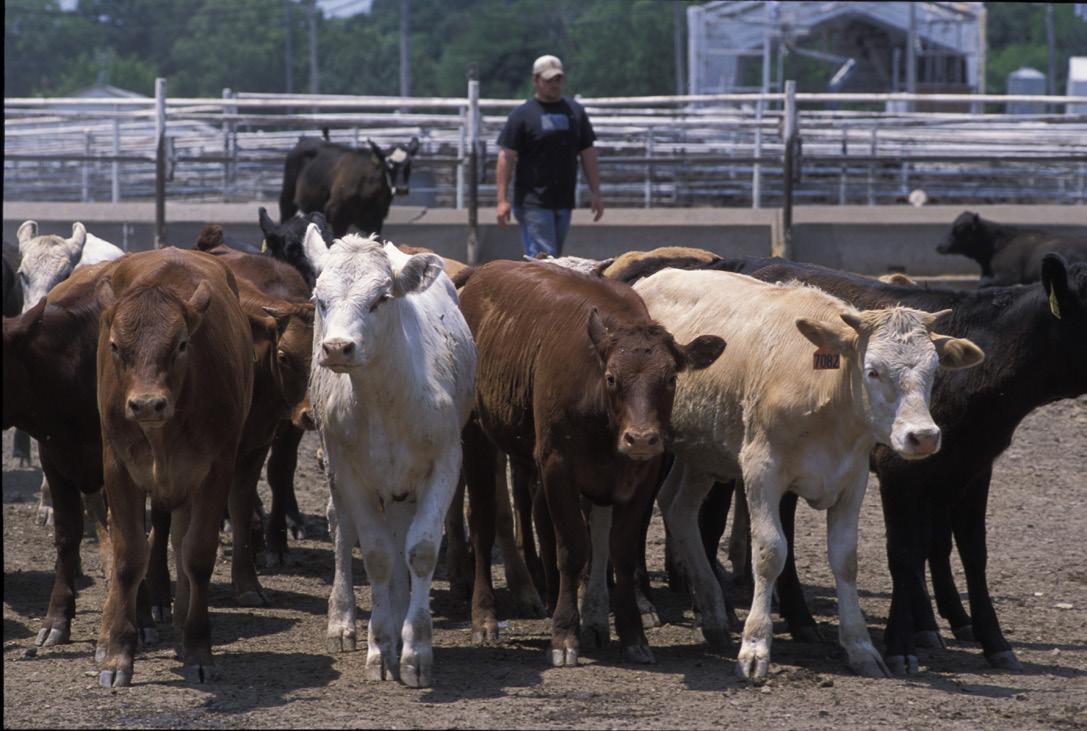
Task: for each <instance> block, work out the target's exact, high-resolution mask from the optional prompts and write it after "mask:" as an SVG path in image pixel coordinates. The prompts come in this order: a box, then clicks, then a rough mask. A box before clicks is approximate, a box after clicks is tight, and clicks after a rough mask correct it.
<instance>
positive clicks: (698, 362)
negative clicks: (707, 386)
mask: <svg viewBox="0 0 1087 731" xmlns="http://www.w3.org/2000/svg"><path fill="white" fill-rule="evenodd" d="M675 348H676V350H677V351H678V352H679V353H680V355H681V357H680V358H676V371H677V372H679V371H683V370H687V371H700V370H702V369H703V368H708V367H709V366H710V365H712V364H713V362H714V361H716V360H717V359H718V358H720V357H721V353H724V352H725V340H724V338H719V337H717V336H716V335H699V336H698V337H697V338H695V339H694V340H692V341H691V342H689V343H687V344H686V345H680V344H679V343H675Z"/></svg>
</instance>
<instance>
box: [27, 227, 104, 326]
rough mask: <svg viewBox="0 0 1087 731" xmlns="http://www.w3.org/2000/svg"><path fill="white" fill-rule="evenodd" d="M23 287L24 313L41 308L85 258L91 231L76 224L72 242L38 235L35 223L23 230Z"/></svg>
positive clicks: (57, 237) (73, 228) (48, 235)
mask: <svg viewBox="0 0 1087 731" xmlns="http://www.w3.org/2000/svg"><path fill="white" fill-rule="evenodd" d="M18 237H19V254H20V255H21V257H22V260H21V261H20V263H19V283H20V284H21V285H22V288H23V312H26V311H27V310H28V309H30V308H31V307H33V306H34V305H35V304H37V303H38V302H39V301H40V300H41V299H42V297H44V296H45V295H47V294H49V290H51V289H52V288H53V287H55V286H56V285H57V284H59V283H60V282H63V281H64V280H65V279H67V278H68V277H69V276H70V275H71V273H72V270H73V269H75V268H76V265H77V264H79V260H80V258H81V257H82V256H83V245H84V244H85V243H86V242H87V229H86V227H84V226H83V224H82V223H80V222H79V221H76V222H75V223H73V224H72V235H71V237H70V238H67V239H66V238H64V237H63V236H54V235H50V234H46V235H43V236H39V235H38V224H37V222H35V221H24V222H23V225H22V226H20V227H19V233H18Z"/></svg>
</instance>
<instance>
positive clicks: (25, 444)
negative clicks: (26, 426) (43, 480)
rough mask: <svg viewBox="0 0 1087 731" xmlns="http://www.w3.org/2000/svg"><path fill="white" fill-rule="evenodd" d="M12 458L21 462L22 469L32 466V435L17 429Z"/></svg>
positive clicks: (12, 446) (12, 447)
mask: <svg viewBox="0 0 1087 731" xmlns="http://www.w3.org/2000/svg"><path fill="white" fill-rule="evenodd" d="M11 456H12V459H17V460H19V466H20V467H28V466H30V435H29V434H27V433H26V432H25V431H23V430H22V429H16V430H15V434H14V435H12V442H11Z"/></svg>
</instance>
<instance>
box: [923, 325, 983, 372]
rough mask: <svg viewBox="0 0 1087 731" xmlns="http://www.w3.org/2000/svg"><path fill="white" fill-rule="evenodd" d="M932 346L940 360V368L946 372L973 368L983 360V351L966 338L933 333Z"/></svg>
mask: <svg viewBox="0 0 1087 731" xmlns="http://www.w3.org/2000/svg"><path fill="white" fill-rule="evenodd" d="M929 337H931V338H932V344H933V345H934V346H936V355H937V356H938V357H939V358H940V367H941V368H946V369H948V370H959V369H961V368H973V367H974V366H976V365H977V364H978V363H980V362H981V361H983V360H985V351H983V350H982V349H981V348H979V347H978V346H976V345H974V343H973V342H971V341H970V340H967V339H966V338H951V337H948V336H947V335H937V334H935V333H933V334H932V335H930V336H929Z"/></svg>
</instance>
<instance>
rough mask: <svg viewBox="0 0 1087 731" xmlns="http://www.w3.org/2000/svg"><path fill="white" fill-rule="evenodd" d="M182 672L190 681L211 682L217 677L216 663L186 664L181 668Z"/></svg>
mask: <svg viewBox="0 0 1087 731" xmlns="http://www.w3.org/2000/svg"><path fill="white" fill-rule="evenodd" d="M181 674H182V675H184V676H185V680H186V681H188V682H190V683H210V682H211V681H212V679H214V677H215V666H214V665H201V664H195V665H186V666H184V667H183V668H181Z"/></svg>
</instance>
